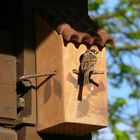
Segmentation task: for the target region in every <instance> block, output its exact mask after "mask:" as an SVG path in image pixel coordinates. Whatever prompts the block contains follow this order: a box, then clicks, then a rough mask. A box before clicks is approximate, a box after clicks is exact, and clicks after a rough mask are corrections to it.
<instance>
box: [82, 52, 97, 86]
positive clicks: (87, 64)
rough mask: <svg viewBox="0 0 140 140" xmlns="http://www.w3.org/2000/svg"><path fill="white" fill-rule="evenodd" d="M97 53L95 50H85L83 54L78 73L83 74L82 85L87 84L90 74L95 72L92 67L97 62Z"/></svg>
mask: <svg viewBox="0 0 140 140" xmlns="http://www.w3.org/2000/svg"><path fill="white" fill-rule="evenodd" d="M98 53H99V52H98V51H97V50H95V49H87V50H86V51H85V53H84V54H83V58H82V59H81V63H80V71H81V73H82V74H83V85H87V84H89V81H90V74H91V72H92V71H94V70H95V69H94V67H95V64H96V62H97V55H98Z"/></svg>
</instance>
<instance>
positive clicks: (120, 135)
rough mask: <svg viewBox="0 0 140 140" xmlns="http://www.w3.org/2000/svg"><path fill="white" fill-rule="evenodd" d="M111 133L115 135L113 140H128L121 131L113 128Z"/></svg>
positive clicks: (127, 136) (124, 132)
mask: <svg viewBox="0 0 140 140" xmlns="http://www.w3.org/2000/svg"><path fill="white" fill-rule="evenodd" d="M113 132H114V134H115V136H114V138H113V140H130V138H129V135H128V134H127V132H126V131H121V130H120V129H118V128H115V129H114V130H113Z"/></svg>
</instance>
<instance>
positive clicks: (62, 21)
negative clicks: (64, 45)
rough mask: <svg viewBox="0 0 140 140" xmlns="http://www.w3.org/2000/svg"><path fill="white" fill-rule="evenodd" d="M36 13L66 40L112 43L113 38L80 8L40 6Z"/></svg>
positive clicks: (90, 43) (99, 43)
mask: <svg viewBox="0 0 140 140" xmlns="http://www.w3.org/2000/svg"><path fill="white" fill-rule="evenodd" d="M38 13H39V14H40V15H41V16H42V18H43V19H45V20H46V21H47V23H48V24H49V25H50V26H51V27H52V28H54V29H55V30H56V31H57V33H58V34H61V35H62V37H63V38H64V40H66V41H68V42H76V43H79V44H81V43H84V44H88V45H98V46H99V47H103V46H104V45H105V44H106V43H109V44H113V43H114V40H113V38H112V37H111V36H110V35H109V34H108V33H107V32H106V30H104V29H101V28H100V27H99V25H98V24H97V22H95V21H94V20H92V19H91V18H90V17H89V16H88V14H87V13H85V12H83V11H82V10H80V9H73V8H69V7H46V6H45V7H42V6H41V7H40V8H38Z"/></svg>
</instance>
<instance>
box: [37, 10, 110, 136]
mask: <svg viewBox="0 0 140 140" xmlns="http://www.w3.org/2000/svg"><path fill="white" fill-rule="evenodd" d="M63 10H64V9H63ZM54 11H55V12H56V11H57V10H56V9H55V10H54ZM67 11H68V10H67ZM55 12H53V13H51V12H49V14H50V15H49V14H46V15H45V14H44V15H43V16H42V14H41V16H40V15H39V14H37V15H36V44H37V47H36V72H37V73H38V74H39V73H40V74H41V73H51V72H56V75H53V76H49V77H40V78H37V131H38V132H41V133H54V134H65V135H85V134H89V133H91V132H92V131H95V130H97V129H100V128H104V127H106V126H107V125H108V109H107V88H106V49H105V48H103V47H102V46H103V45H104V44H105V43H106V42H109V43H110V42H111V41H112V39H111V37H110V36H109V35H108V34H107V33H106V31H105V30H102V29H100V30H99V29H98V27H97V25H96V24H93V22H92V21H91V20H89V17H88V16H85V14H82V13H81V12H79V13H78V12H75V11H73V12H68V13H71V15H70V14H68V15H67V14H66V12H62V11H61V12H60V13H65V15H60V16H56V17H57V19H55V18H54V15H55V14H56V15H58V14H60V13H58V11H57V12H56V13H55ZM42 13H43V12H42ZM44 13H45V12H44ZM51 14H52V15H51ZM66 15H67V17H69V18H70V21H72V23H70V22H68V21H66V23H64V22H62V21H63V18H66ZM58 17H60V19H58ZM75 17H76V18H77V19H78V18H79V19H78V20H81V18H80V17H82V20H81V23H80V24H81V25H80V24H78V25H76V26H73V25H75V23H76V22H77V20H75ZM49 18H51V19H49ZM58 22H59V24H58ZM82 22H83V23H82ZM90 22H91V23H90ZM84 25H86V26H87V27H88V28H89V27H92V28H91V29H93V31H94V32H96V34H97V36H99V39H95V37H94V34H90V33H87V32H85V31H84V30H80V29H78V28H76V27H78V26H79V27H80V26H81V28H82V26H84ZM93 25H94V26H93ZM87 27H86V29H87ZM94 27H97V28H95V29H94ZM89 32H90V31H89ZM91 47H92V48H94V49H96V50H98V51H99V56H98V60H97V63H96V66H95V68H96V70H99V71H103V73H102V74H94V75H92V76H91V79H93V80H94V82H96V83H97V84H98V86H97V85H95V84H93V83H90V84H88V85H85V86H83V89H82V90H83V91H82V100H81V101H79V100H78V96H79V84H78V75H77V74H75V73H73V69H77V70H78V69H79V66H80V57H81V55H82V54H84V52H85V51H86V50H87V48H91Z"/></svg>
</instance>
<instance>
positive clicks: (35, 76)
mask: <svg viewBox="0 0 140 140" xmlns="http://www.w3.org/2000/svg"><path fill="white" fill-rule="evenodd" d="M54 75H56V71H54V72H50V73H44V74H31V75H24V76H21V77H20V78H19V79H20V80H28V79H31V78H38V77H44V76H54Z"/></svg>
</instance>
